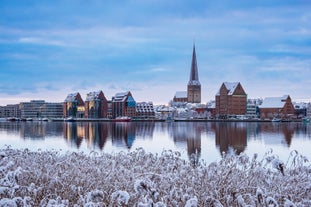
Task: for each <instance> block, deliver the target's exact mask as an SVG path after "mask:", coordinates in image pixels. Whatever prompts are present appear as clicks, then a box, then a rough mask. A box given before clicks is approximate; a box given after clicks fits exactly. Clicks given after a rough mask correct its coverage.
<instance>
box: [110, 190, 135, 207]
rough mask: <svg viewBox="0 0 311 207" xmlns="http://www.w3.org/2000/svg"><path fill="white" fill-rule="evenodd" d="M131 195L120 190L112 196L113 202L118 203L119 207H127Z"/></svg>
mask: <svg viewBox="0 0 311 207" xmlns="http://www.w3.org/2000/svg"><path fill="white" fill-rule="evenodd" d="M129 199H130V195H129V194H128V192H126V191H122V190H118V191H116V192H114V193H112V194H111V201H112V202H116V203H117V204H118V205H127V204H128V202H129Z"/></svg>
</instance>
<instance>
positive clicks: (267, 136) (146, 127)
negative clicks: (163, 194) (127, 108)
mask: <svg viewBox="0 0 311 207" xmlns="http://www.w3.org/2000/svg"><path fill="white" fill-rule="evenodd" d="M155 131H156V132H157V134H158V133H159V132H160V135H155V134H156V133H154V132H155ZM0 133H2V134H3V133H4V134H5V137H19V138H22V139H23V140H26V139H27V141H29V140H30V141H32V142H33V144H34V145H35V143H36V141H37V140H44V139H45V138H46V137H53V138H62V137H63V138H65V140H66V143H67V144H68V146H69V148H77V149H83V148H85V147H86V148H87V149H91V150H93V149H95V150H96V149H99V150H104V149H105V145H106V144H107V143H110V144H111V145H112V146H114V147H116V148H117V149H120V150H124V149H126V150H128V149H132V148H133V147H135V148H137V147H143V148H144V147H145V146H144V144H146V145H148V143H149V144H150V143H152V140H153V138H158V137H154V136H163V137H161V142H162V139H163V143H164V142H170V141H173V142H174V145H175V146H176V147H177V148H178V150H180V151H183V150H186V151H187V155H188V157H192V156H193V155H195V160H199V158H201V156H202V151H204V150H206V148H208V147H211V146H204V145H203V146H202V143H203V142H202V140H204V141H205V140H206V139H212V140H215V141H212V142H214V143H215V148H216V149H217V150H219V154H220V155H222V153H223V152H226V153H227V152H228V151H229V150H230V149H233V150H234V152H235V153H236V154H240V153H241V152H243V151H245V150H246V149H247V145H248V144H249V143H250V142H258V143H264V145H265V146H271V147H272V146H274V145H278V146H282V147H285V148H286V149H289V148H290V147H291V145H292V142H293V139H295V138H297V137H300V138H305V139H307V140H308V142H311V124H303V123H246V122H245V123H242V122H228V123H227V122H171V123H167V122H127V123H111V122H100V123H98V122H35V121H34V122H0ZM11 139H13V138H10V139H6V143H2V142H1V137H0V144H1V146H4V144H6V145H10V143H8V142H9V141H10V140H11ZM135 140H143V141H144V142H137V143H136V142H135ZM52 143H53V142H52ZM204 143H205V142H204ZM84 145H85V146H84ZM308 146H309V145H308ZM55 147H59V146H55ZM256 150H257V149H256ZM297 150H299V149H297ZM204 153H205V152H204ZM214 154H215V153H214Z"/></svg>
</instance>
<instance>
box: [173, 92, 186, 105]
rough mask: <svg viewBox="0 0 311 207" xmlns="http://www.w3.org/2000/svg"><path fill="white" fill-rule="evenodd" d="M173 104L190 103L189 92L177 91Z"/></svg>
mask: <svg viewBox="0 0 311 207" xmlns="http://www.w3.org/2000/svg"><path fill="white" fill-rule="evenodd" d="M173 102H175V103H177V102H179V103H186V102H188V96H187V91H177V92H176V93H175V96H174V98H173Z"/></svg>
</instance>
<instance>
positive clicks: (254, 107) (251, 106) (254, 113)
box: [246, 99, 262, 118]
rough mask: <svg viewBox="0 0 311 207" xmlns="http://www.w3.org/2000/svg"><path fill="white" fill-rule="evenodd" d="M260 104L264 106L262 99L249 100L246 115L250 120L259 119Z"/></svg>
mask: <svg viewBox="0 0 311 207" xmlns="http://www.w3.org/2000/svg"><path fill="white" fill-rule="evenodd" d="M260 104H262V99H248V100H247V105H246V115H247V116H248V117H249V118H258V117H259V108H258V106H259V105H260Z"/></svg>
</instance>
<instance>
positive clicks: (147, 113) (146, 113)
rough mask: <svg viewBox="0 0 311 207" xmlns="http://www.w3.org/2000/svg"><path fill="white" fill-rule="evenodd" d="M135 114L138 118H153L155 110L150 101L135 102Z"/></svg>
mask: <svg viewBox="0 0 311 207" xmlns="http://www.w3.org/2000/svg"><path fill="white" fill-rule="evenodd" d="M136 116H137V117H140V118H154V117H155V111H154V108H153V103H152V102H140V103H136Z"/></svg>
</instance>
